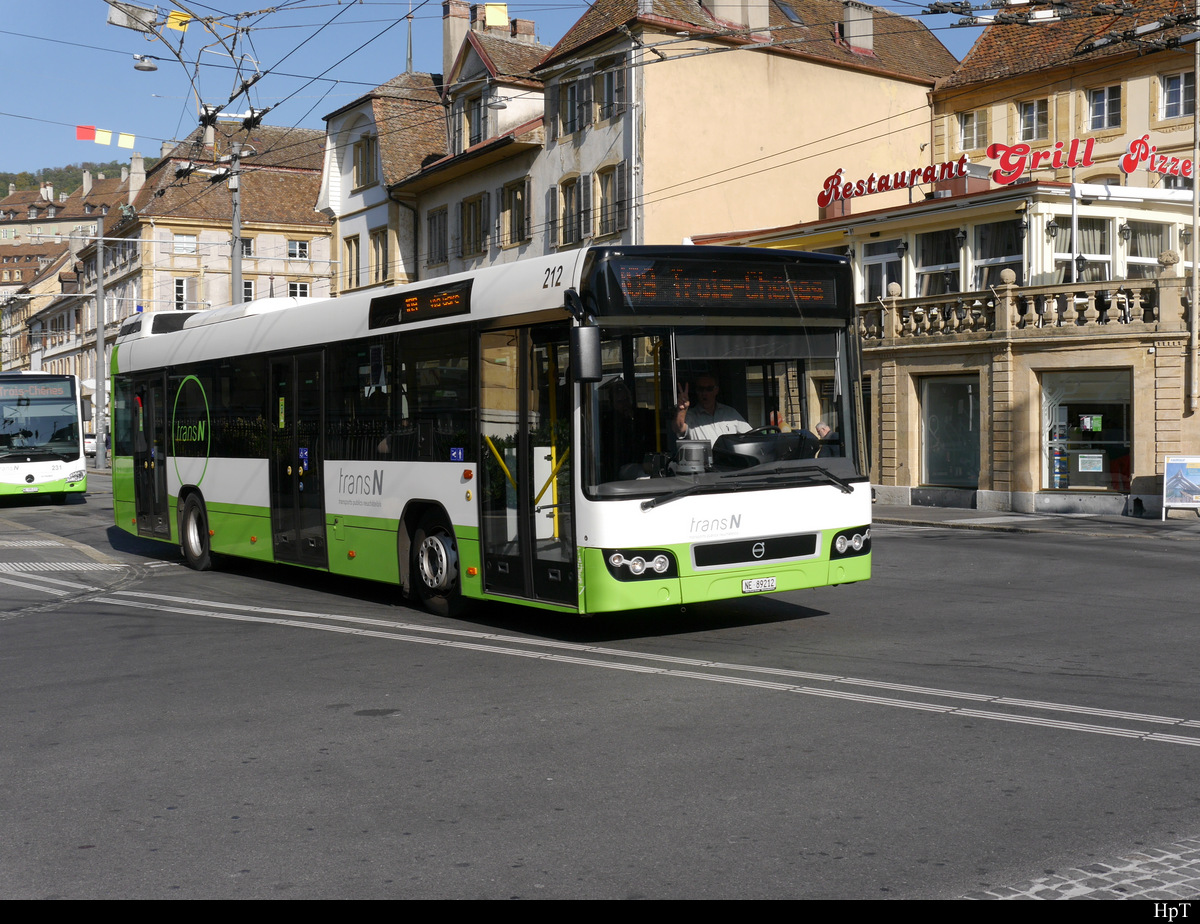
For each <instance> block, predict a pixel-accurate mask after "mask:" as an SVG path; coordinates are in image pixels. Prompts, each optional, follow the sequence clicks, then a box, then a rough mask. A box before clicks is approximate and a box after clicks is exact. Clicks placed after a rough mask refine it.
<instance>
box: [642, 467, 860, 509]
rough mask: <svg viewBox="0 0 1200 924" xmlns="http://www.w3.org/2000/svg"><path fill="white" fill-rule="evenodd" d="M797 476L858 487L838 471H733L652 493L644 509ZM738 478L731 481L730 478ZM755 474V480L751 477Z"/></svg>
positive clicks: (845, 491)
mask: <svg viewBox="0 0 1200 924" xmlns="http://www.w3.org/2000/svg"><path fill="white" fill-rule="evenodd" d="M797 477H799V480H801V481H830V482H832V483H834V484H836V485H837V486H838V487H839V488H840V489H841V491H842V493H843V494H850V493H852V492H853V491H854V487H853V486H852V485H851V484H850V483H849V482H847V481H843V480H842V479H841V478H838V477H837V476H836V475H830V474H829V473H828V472H826V471H823V470H820V469H814V470H811V471H804V472H758V473H752V472H731V473H730V474H728V475H722V476H721V480H720V481H697V482H694V483H693V484H689V485H688V486H687V487H686V488H680V489H679V490H677V491H672V492H671V493H670V494H662V495H660V496H658V497H652V498H650V499H649V500H644V501H642V509H643V510H649V509H651V508H652V507H657V506H659V505H660V504H669V503H670V502H671V501H673V500H679V498H681V497H687V496H688V495H689V494H708V493H709V492H712V493H717V492H720V491H737V490H739V489H740V488H749V489H750V490H752V491H761V490H763V489H764V488H773V487H780V486H785V485H795V484H796V483H797ZM730 478H732V479H735V480H733V481H728V480H726V479H730ZM750 478H753V479H754V480H748V479H750Z"/></svg>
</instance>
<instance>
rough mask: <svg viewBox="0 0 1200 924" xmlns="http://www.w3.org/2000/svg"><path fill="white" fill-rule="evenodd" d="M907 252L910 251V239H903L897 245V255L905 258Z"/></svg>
mask: <svg viewBox="0 0 1200 924" xmlns="http://www.w3.org/2000/svg"><path fill="white" fill-rule="evenodd" d="M906 253H908V241H901V242H900V243H899V244H897V245H896V256H898V257H899V258H900V259H901V260H903V259H904V255H905V254H906Z"/></svg>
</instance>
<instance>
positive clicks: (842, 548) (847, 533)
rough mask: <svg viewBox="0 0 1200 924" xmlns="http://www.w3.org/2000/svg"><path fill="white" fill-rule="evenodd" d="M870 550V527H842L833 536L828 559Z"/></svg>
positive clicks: (845, 556)
mask: <svg viewBox="0 0 1200 924" xmlns="http://www.w3.org/2000/svg"><path fill="white" fill-rule="evenodd" d="M870 551H871V527H869V526H856V527H855V528H854V529H843V530H842V531H841V532H839V533H838V534H837V535H836V536H834V537H833V545H832V547H831V548H830V550H829V557H830V559H835V558H849V557H851V556H853V555H866V554H868V553H870Z"/></svg>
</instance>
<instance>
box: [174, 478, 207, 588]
mask: <svg viewBox="0 0 1200 924" xmlns="http://www.w3.org/2000/svg"><path fill="white" fill-rule="evenodd" d="M179 547H180V549H182V551H183V558H184V560H185V561H186V562H187V564H188V567H189V568H192V569H193V570H195V571H208V570H209V569H210V568H212V552H211V551H210V549H209V536H208V514H207V513H206V512H205V510H204V502H203V501H201V500H200V499H199V498H197V497H196V495H195V494H192V495H190V496H189V497H188V499H187V500H186V501H184V503H183V515H182V516H181V517H180V518H179Z"/></svg>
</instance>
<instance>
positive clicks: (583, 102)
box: [576, 69, 595, 130]
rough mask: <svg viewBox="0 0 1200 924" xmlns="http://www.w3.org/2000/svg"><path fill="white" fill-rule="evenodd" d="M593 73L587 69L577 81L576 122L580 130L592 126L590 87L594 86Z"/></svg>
mask: <svg viewBox="0 0 1200 924" xmlns="http://www.w3.org/2000/svg"><path fill="white" fill-rule="evenodd" d="M593 73H594V72H593V71H592V70H591V69H589V70H588V71H587V72H586V73H585V74H584V77H583V79H582V80H580V81H579V118H578V119H577V120H576V122H577V124H578V126H579V128H580V130H582V129H585V128H587V127H588V126H589V125H591V124H592V87H593V86H595V81H594V80H593V79H592V77H593Z"/></svg>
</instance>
